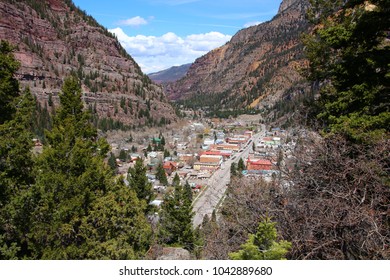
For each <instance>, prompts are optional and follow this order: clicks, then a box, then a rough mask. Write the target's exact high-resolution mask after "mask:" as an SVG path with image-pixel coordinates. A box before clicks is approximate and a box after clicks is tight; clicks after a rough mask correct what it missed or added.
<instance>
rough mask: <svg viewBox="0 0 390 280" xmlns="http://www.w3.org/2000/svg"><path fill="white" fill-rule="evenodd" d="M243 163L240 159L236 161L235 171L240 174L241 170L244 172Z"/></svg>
mask: <svg viewBox="0 0 390 280" xmlns="http://www.w3.org/2000/svg"><path fill="white" fill-rule="evenodd" d="M245 168H246V167H245V163H244V160H243V159H242V158H240V160H239V161H238V165H237V171H238V172H240V173H241V172H242V171H243V170H245Z"/></svg>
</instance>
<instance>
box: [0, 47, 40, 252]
mask: <svg viewBox="0 0 390 280" xmlns="http://www.w3.org/2000/svg"><path fill="white" fill-rule="evenodd" d="M18 66H19V63H18V62H17V61H16V60H15V58H14V56H13V54H12V47H11V46H10V45H9V44H8V43H7V42H5V41H1V43H0V112H1V114H0V259H18V258H19V259H20V258H23V257H24V255H25V254H27V251H28V248H27V245H26V234H27V233H28V232H29V227H30V213H31V210H32V208H31V201H30V200H29V199H28V196H29V194H30V191H31V186H32V185H33V184H34V181H35V180H34V176H33V174H32V171H31V170H32V166H33V158H32V154H31V149H32V141H31V139H32V138H33V135H32V134H31V132H30V131H31V129H32V123H31V121H32V117H33V114H32V113H33V108H34V101H33V97H32V96H31V94H30V92H29V90H26V91H25V92H23V93H22V94H20V91H19V83H18V81H17V80H16V79H15V78H14V74H15V72H16V70H17V69H18Z"/></svg>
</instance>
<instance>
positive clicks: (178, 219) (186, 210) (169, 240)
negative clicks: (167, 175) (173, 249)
mask: <svg viewBox="0 0 390 280" xmlns="http://www.w3.org/2000/svg"><path fill="white" fill-rule="evenodd" d="M177 178H178V177H177ZM179 181H180V179H179ZM193 216H194V213H193V211H192V202H191V200H190V199H189V197H188V194H187V193H186V190H185V188H184V187H183V186H181V185H180V183H177V179H176V180H174V190H173V191H172V192H170V193H167V194H166V195H165V196H164V202H163V204H162V205H161V212H160V227H159V233H158V236H159V240H160V242H161V243H162V244H166V245H169V246H175V245H179V246H183V247H184V248H185V249H188V250H193V249H194V243H195V234H194V230H193V227H192V218H193Z"/></svg>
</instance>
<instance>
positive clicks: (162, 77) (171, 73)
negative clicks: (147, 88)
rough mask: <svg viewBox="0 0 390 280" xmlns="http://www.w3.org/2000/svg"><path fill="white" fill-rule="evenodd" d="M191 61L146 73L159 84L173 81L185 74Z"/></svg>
mask: <svg viewBox="0 0 390 280" xmlns="http://www.w3.org/2000/svg"><path fill="white" fill-rule="evenodd" d="M191 65H192V64H191V63H189V64H184V65H180V66H173V67H171V68H168V69H165V70H162V71H159V72H156V73H151V74H148V76H149V78H150V79H151V80H152V81H154V82H156V83H160V84H164V83H167V82H175V81H177V80H179V79H181V78H183V77H184V76H185V75H186V74H187V71H188V69H189V68H190V67H191Z"/></svg>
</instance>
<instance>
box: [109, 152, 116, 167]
mask: <svg viewBox="0 0 390 280" xmlns="http://www.w3.org/2000/svg"><path fill="white" fill-rule="evenodd" d="M108 166H109V167H110V168H111V170H112V171H116V168H117V167H116V158H115V155H114V154H113V153H110V157H109V158H108Z"/></svg>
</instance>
